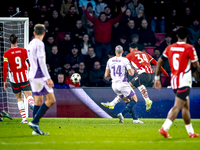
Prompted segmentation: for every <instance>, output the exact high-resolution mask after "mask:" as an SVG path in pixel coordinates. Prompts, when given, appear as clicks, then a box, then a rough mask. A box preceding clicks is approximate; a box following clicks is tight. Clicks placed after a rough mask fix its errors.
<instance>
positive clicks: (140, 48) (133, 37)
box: [131, 34, 146, 52]
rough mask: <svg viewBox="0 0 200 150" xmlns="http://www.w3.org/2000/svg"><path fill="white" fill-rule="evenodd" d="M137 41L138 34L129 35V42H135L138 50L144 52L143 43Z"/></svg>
mask: <svg viewBox="0 0 200 150" xmlns="http://www.w3.org/2000/svg"><path fill="white" fill-rule="evenodd" d="M138 41H139V35H138V34H133V35H132V36H131V42H133V43H135V44H137V45H138V50H139V51H143V52H146V51H145V48H144V45H143V44H140V43H138Z"/></svg>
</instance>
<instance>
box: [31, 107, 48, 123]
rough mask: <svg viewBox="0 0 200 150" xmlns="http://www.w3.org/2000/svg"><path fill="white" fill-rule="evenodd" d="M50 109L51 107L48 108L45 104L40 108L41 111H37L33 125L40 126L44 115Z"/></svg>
mask: <svg viewBox="0 0 200 150" xmlns="http://www.w3.org/2000/svg"><path fill="white" fill-rule="evenodd" d="M48 109H49V107H47V105H46V104H45V103H43V104H42V106H41V107H40V109H39V110H38V111H37V113H36V114H35V116H34V118H33V120H32V123H35V124H38V123H39V120H40V118H42V117H43V116H44V114H45V113H46V111H47V110H48Z"/></svg>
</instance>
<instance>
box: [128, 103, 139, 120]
mask: <svg viewBox="0 0 200 150" xmlns="http://www.w3.org/2000/svg"><path fill="white" fill-rule="evenodd" d="M130 103H133V104H132V105H133V106H134V105H135V104H136V101H130ZM133 106H132V108H133ZM132 108H131V110H130V111H129V113H130V115H131V116H132V118H133V119H134V120H137V119H138V118H137V117H136V116H135V112H134V110H133V109H132Z"/></svg>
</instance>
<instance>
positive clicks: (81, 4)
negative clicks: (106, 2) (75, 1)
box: [79, 0, 96, 11]
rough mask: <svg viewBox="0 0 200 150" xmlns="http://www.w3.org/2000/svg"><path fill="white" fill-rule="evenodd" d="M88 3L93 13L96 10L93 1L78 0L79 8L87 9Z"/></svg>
mask: <svg viewBox="0 0 200 150" xmlns="http://www.w3.org/2000/svg"><path fill="white" fill-rule="evenodd" d="M88 3H91V4H92V8H93V11H95V8H96V3H95V1H94V0H79V7H81V8H82V7H83V6H84V7H85V8H86V7H87V5H88Z"/></svg>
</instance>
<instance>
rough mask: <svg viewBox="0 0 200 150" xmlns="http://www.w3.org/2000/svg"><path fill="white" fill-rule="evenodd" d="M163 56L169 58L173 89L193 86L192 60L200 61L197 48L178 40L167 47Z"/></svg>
mask: <svg viewBox="0 0 200 150" xmlns="http://www.w3.org/2000/svg"><path fill="white" fill-rule="evenodd" d="M163 56H164V57H166V58H168V60H169V65H170V68H171V87H172V89H177V88H181V87H184V86H189V87H191V86H192V73H191V62H195V61H198V57H197V54H196V50H195V48H194V47H193V46H192V45H190V44H187V43H185V42H177V43H174V44H172V45H169V46H168V47H166V49H165V51H164V52H163Z"/></svg>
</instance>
